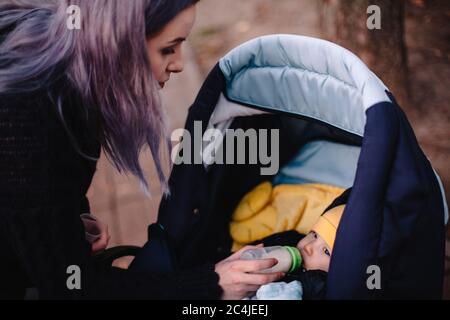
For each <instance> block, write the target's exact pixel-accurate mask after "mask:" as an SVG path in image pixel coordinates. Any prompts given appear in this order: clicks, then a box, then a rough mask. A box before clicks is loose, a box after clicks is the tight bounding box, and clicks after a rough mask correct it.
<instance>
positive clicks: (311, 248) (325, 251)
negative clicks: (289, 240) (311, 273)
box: [297, 231, 331, 272]
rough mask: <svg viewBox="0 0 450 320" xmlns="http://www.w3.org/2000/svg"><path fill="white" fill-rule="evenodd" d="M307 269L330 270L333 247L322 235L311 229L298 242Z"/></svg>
mask: <svg viewBox="0 0 450 320" xmlns="http://www.w3.org/2000/svg"><path fill="white" fill-rule="evenodd" d="M297 248H298V249H299V250H300V253H301V255H302V258H303V267H304V268H305V269H306V270H322V271H325V272H328V268H329V267H330V258H331V249H330V248H329V247H328V245H327V244H326V242H325V241H324V240H323V239H322V237H321V236H320V235H318V234H317V233H315V232H314V231H311V232H310V233H308V235H307V236H305V237H304V238H303V239H302V240H300V241H299V242H298V243H297Z"/></svg>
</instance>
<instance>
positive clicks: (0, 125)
mask: <svg viewBox="0 0 450 320" xmlns="http://www.w3.org/2000/svg"><path fill="white" fill-rule="evenodd" d="M196 2H197V1H195V0H135V1H115V0H114V1H113V0H92V1H82V0H78V1H75V0H70V1H69V0H66V1H52V0H47V1H43V0H20V1H17V0H16V1H6V4H5V3H4V1H3V2H2V4H0V146H1V147H0V153H1V156H0V208H1V209H0V210H1V213H0V219H1V220H0V221H1V222H0V261H1V265H0V283H1V285H0V291H1V295H2V296H4V297H13V298H14V297H15V298H22V297H23V294H24V288H26V287H28V286H35V287H37V289H38V292H39V297H40V298H44V299H45V298H158V299H177V298H180V299H182V298H192V299H207V298H212V299H215V298H223V299H229V298H231V299H239V298H242V297H243V296H245V295H246V294H248V293H250V292H253V291H256V290H257V288H258V287H259V285H262V284H265V283H268V282H272V281H275V280H277V279H279V278H280V277H281V276H282V275H281V274H269V275H262V274H250V273H251V272H254V271H257V270H260V269H264V268H267V267H270V266H272V265H273V264H274V263H276V261H273V260H263V261H240V260H238V259H237V258H238V256H239V253H237V254H235V255H232V256H230V257H229V258H227V259H225V260H224V261H221V262H219V263H217V264H216V265H207V266H204V267H202V268H198V269H196V270H183V271H182V272H177V273H172V274H170V275H167V276H161V275H152V274H151V273H149V272H145V271H140V272H135V271H133V270H121V269H117V268H113V267H111V268H108V269H107V270H104V269H101V270H99V269H98V268H97V267H96V266H95V264H94V263H93V261H92V255H91V249H92V248H91V247H90V245H89V244H88V243H87V242H86V241H85V239H84V228H83V223H82V221H81V219H80V214H81V213H83V212H88V211H89V204H88V202H87V198H86V196H85V194H86V191H87V189H88V188H89V185H90V183H91V180H92V176H93V174H94V172H95V166H96V160H97V159H98V157H99V154H100V149H101V148H103V150H104V151H105V153H106V155H107V156H108V158H109V159H110V160H111V161H112V162H113V163H114V165H115V166H116V167H117V169H118V170H120V171H126V172H131V173H132V174H134V175H135V176H137V177H138V178H139V179H140V181H141V182H142V185H143V186H144V188H147V181H146V180H145V178H144V175H143V171H142V168H141V166H140V164H139V162H138V157H139V153H140V151H141V149H142V148H144V147H146V146H149V147H150V150H151V152H152V155H153V158H154V161H155V165H156V168H157V171H158V174H159V180H160V183H161V186H162V188H163V190H164V192H167V191H168V190H167V178H166V176H165V175H164V173H163V170H162V163H161V160H160V157H159V153H160V144H159V142H160V140H161V139H164V140H166V141H167V140H168V138H167V134H166V133H165V125H164V116H163V111H162V108H161V106H160V102H159V99H158V93H157V90H159V89H160V88H163V87H164V83H165V82H166V81H168V80H169V77H170V74H171V73H173V72H181V71H182V70H183V62H182V59H181V43H182V42H183V41H184V39H186V38H187V36H188V34H189V33H190V31H191V28H192V25H193V23H194V19H195V3H196ZM73 4H75V5H77V6H78V7H79V9H80V12H79V13H80V16H79V18H80V21H81V28H80V29H77V28H75V29H74V28H68V19H69V22H70V19H72V18H73V17H72V16H71V15H69V14H68V13H67V10H68V7H69V5H73ZM69 13H71V12H70V11H69ZM166 151H167V150H166ZM96 247H97V248H98V247H99V245H98V244H97V245H96ZM96 247H95V246H94V249H95V248H96ZM71 266H72V267H71ZM73 266H76V267H78V268H79V270H80V275H81V278H80V280H81V283H79V284H78V285H76V282H75V286H73V283H72V285H68V284H69V282H70V281H69V278H70V276H71V275H72V273H73V271H71V270H74V269H71V268H73Z"/></svg>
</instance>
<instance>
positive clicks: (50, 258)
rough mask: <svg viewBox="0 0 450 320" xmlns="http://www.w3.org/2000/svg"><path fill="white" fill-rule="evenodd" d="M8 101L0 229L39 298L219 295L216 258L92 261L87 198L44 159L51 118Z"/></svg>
mask: <svg viewBox="0 0 450 320" xmlns="http://www.w3.org/2000/svg"><path fill="white" fill-rule="evenodd" d="M3 102H5V100H3ZM11 102H12V101H11V100H10V101H9V103H1V100H0V111H1V112H2V114H3V115H5V116H4V117H2V118H0V145H1V150H0V153H2V155H1V157H0V210H1V214H0V226H1V229H0V232H2V234H3V236H4V237H3V238H4V239H7V240H6V241H7V245H8V247H10V248H11V252H12V253H13V254H14V255H15V256H16V257H17V259H18V261H19V262H20V264H21V266H22V267H23V268H24V269H25V272H26V273H27V275H28V277H29V278H30V280H31V281H32V283H33V285H34V286H36V287H37V289H38V292H39V297H40V298H42V299H54V298H57V299H89V298H112V299H115V298H120V299H131V298H140V299H147V298H148V299H183V298H191V299H195V298H198V299H207V298H213V299H214V298H218V297H219V296H220V294H221V289H220V286H219V285H218V280H219V278H218V275H217V274H216V273H215V272H214V268H213V266H204V267H201V268H198V269H196V270H184V271H181V272H177V273H171V274H165V275H156V274H150V273H148V272H142V271H141V272H139V273H138V272H133V271H129V270H123V269H119V268H114V267H108V268H105V267H102V268H100V267H98V266H96V264H95V263H94V261H93V258H92V256H91V250H90V245H89V243H87V242H86V241H85V238H84V227H83V224H82V222H81V220H80V217H79V215H80V213H82V210H83V209H85V206H86V203H85V201H83V199H85V195H79V194H77V193H76V192H74V190H75V189H74V188H73V186H70V183H68V182H67V181H66V179H65V178H64V177H61V176H60V174H58V173H57V172H58V171H57V170H56V169H55V168H53V167H51V166H50V165H49V163H50V161H49V157H58V154H57V151H56V150H55V148H54V146H53V144H52V142H51V141H52V137H51V134H49V130H48V128H49V127H52V124H51V121H54V120H49V117H48V113H46V112H38V111H37V110H38V108H35V109H32V108H30V107H29V106H25V105H24V104H20V103H11ZM50 132H51V131H50ZM56 134H60V132H56ZM61 152H64V151H61ZM60 165H64V164H60ZM67 170H71V168H67ZM71 266H72V267H71ZM73 266H75V269H78V270H79V271H80V272H79V273H78V274H79V275H80V278H79V279H80V282H79V285H78V284H77V281H76V278H71V276H72V275H74V274H75V273H74V271H73V270H75V269H73V268H74V267H73Z"/></svg>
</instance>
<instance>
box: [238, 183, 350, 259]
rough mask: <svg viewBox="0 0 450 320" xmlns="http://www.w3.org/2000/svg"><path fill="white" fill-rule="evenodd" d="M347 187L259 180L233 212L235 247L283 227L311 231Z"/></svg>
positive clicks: (261, 237)
mask: <svg viewBox="0 0 450 320" xmlns="http://www.w3.org/2000/svg"><path fill="white" fill-rule="evenodd" d="M343 191H344V189H342V188H338V187H334V186H330V185H324V184H301V185H295V184H292V185H290V184H281V185H277V186H275V187H272V184H271V183H270V182H263V183H261V184H259V185H258V186H256V187H255V188H254V189H253V190H251V191H250V192H249V193H247V194H246V195H245V196H244V197H243V198H242V200H241V201H240V203H239V204H238V206H237V207H236V209H235V211H234V213H233V216H232V221H231V223H230V233H231V237H232V239H233V241H234V243H233V248H232V250H233V251H234V250H237V249H239V248H240V247H242V246H243V245H245V244H248V243H251V242H253V241H256V240H260V239H263V238H265V237H267V236H269V235H271V234H274V233H277V232H281V231H286V230H297V231H298V232H299V233H303V234H307V233H308V232H309V231H310V230H311V228H312V227H313V225H314V224H315V223H316V222H317V220H318V219H319V217H320V215H321V214H322V213H323V211H324V210H325V209H326V208H327V207H328V206H329V205H330V204H331V202H332V201H333V200H334V199H335V198H336V197H338V196H339V195H340V194H341V193H342V192H343Z"/></svg>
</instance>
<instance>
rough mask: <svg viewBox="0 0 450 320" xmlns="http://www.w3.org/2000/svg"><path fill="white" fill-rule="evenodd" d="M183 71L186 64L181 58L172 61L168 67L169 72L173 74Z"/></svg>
mask: <svg viewBox="0 0 450 320" xmlns="http://www.w3.org/2000/svg"><path fill="white" fill-rule="evenodd" d="M183 69H184V62H183V58H182V57H181V56H180V57H178V58H176V59H175V60H174V61H172V62H171V63H170V64H169V65H168V67H167V70H168V71H169V72H173V73H178V72H181V71H183Z"/></svg>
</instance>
